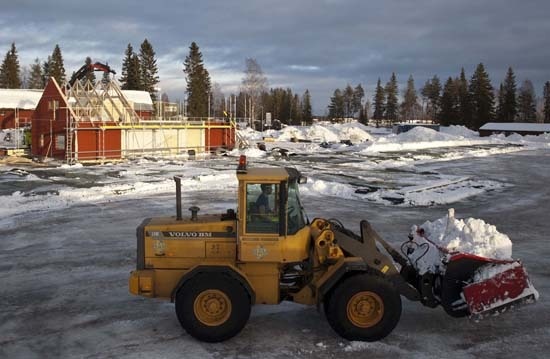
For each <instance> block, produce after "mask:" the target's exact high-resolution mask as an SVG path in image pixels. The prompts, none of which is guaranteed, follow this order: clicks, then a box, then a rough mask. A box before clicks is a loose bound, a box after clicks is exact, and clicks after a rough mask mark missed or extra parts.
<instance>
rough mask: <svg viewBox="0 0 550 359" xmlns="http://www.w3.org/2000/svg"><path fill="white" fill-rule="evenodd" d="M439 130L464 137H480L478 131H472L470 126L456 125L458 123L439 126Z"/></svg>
mask: <svg viewBox="0 0 550 359" xmlns="http://www.w3.org/2000/svg"><path fill="white" fill-rule="evenodd" d="M439 131H440V132H442V133H446V134H449V135H453V136H458V137H464V138H475V137H479V133H478V132H476V131H472V130H470V129H469V128H467V127H464V126H456V125H451V126H441V127H440V128H439Z"/></svg>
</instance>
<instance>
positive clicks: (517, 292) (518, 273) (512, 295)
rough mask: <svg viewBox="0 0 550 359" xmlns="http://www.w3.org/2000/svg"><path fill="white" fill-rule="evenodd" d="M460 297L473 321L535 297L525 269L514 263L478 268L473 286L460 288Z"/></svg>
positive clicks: (518, 263) (535, 292)
mask: <svg viewBox="0 0 550 359" xmlns="http://www.w3.org/2000/svg"><path fill="white" fill-rule="evenodd" d="M499 262H500V261H499ZM463 294H464V298H465V300H466V303H467V304H468V309H469V311H470V315H472V316H475V317H478V316H483V315H484V314H490V313H500V312H503V311H505V310H506V309H507V308H509V307H511V306H514V305H516V304H520V303H523V302H529V301H533V300H536V299H537V297H538V293H537V291H536V290H535V289H534V288H533V286H532V285H531V283H530V282H529V277H528V275H527V272H526V270H525V268H524V267H523V266H522V265H521V263H520V262H518V261H508V262H507V263H502V262H500V263H489V264H486V265H484V266H482V267H480V268H479V269H478V270H477V271H476V275H475V276H474V282H473V283H471V284H468V285H466V286H465V287H464V288H463Z"/></svg>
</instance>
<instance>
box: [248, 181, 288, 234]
mask: <svg viewBox="0 0 550 359" xmlns="http://www.w3.org/2000/svg"><path fill="white" fill-rule="evenodd" d="M279 195H280V188H279V184H276V183H247V184H246V232H247V233H273V234H279Z"/></svg>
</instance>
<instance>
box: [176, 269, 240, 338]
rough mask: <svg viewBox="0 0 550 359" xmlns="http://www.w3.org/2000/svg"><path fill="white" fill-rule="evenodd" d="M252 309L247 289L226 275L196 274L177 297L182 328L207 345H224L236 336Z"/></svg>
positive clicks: (177, 311)
mask: <svg viewBox="0 0 550 359" xmlns="http://www.w3.org/2000/svg"><path fill="white" fill-rule="evenodd" d="M250 308H251V303H250V296H249V295H248V292H247V291H246V289H245V288H244V287H243V286H242V285H241V283H240V282H239V281H238V280H236V279H234V278H233V277H231V276H229V275H226V274H223V273H208V274H205V273H202V274H197V275H196V276H195V277H193V278H191V279H190V280H189V281H188V282H187V283H185V284H184V285H183V287H181V288H180V290H179V291H178V293H177V295H176V315H177V316H178V320H179V322H180V324H181V326H182V327H183V329H185V331H186V332H187V333H189V335H191V336H193V337H194V338H196V339H198V340H201V341H205V342H221V341H224V340H227V339H229V338H232V337H234V336H235V335H237V334H238V333H239V332H240V331H241V330H242V329H243V327H244V326H245V325H246V322H247V321H248V318H249V317H250Z"/></svg>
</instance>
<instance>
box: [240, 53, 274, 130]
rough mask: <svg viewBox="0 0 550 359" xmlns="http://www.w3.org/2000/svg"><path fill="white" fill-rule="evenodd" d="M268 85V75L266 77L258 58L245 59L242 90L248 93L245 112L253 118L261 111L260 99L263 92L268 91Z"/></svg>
mask: <svg viewBox="0 0 550 359" xmlns="http://www.w3.org/2000/svg"><path fill="white" fill-rule="evenodd" d="M267 86H268V84H267V77H265V75H264V73H263V71H262V68H261V67H260V65H259V64H258V62H257V61H256V59H253V58H247V59H246V60H245V70H244V77H243V80H242V84H241V92H243V93H244V94H246V97H245V102H246V104H245V106H246V107H245V108H246V111H245V113H247V114H249V115H250V117H252V118H253V119H255V118H256V115H257V114H259V111H261V104H260V99H261V95H262V93H263V92H266V91H267Z"/></svg>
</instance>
